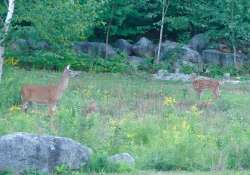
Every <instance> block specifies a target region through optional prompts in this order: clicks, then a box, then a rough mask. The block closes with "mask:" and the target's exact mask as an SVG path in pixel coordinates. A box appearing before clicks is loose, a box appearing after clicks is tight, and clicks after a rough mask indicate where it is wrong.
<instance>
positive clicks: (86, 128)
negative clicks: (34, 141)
mask: <svg viewBox="0 0 250 175" xmlns="http://www.w3.org/2000/svg"><path fill="white" fill-rule="evenodd" d="M60 75H61V73H57V72H47V71H43V70H40V71H34V70H30V71H26V70H23V69H18V68H13V67H6V68H5V72H4V77H3V81H2V82H1V86H0V94H1V96H0V116H1V117H0V135H4V134H7V133H12V132H30V133H35V134H51V135H58V136H64V137H70V138H72V139H74V140H76V141H78V142H80V143H82V144H84V145H87V146H89V147H90V148H92V149H93V151H94V156H93V159H92V161H91V163H90V165H88V167H87V168H86V170H87V171H89V172H105V173H106V172H117V173H122V172H126V171H130V174H146V175H147V174H159V175H165V174H166V175H170V174H173V175H179V174H194V175H196V174H197V175H198V174H202V175H203V174H220V172H221V174H248V171H247V170H248V169H249V168H250V127H249V124H250V115H249V114H250V106H249V105H250V84H249V83H247V82H244V81H243V82H242V83H241V84H235V85H232V84H223V85H222V88H221V97H220V98H219V99H217V100H214V99H213V98H212V94H211V93H210V92H209V91H206V92H204V93H203V94H202V98H201V99H200V100H199V99H198V98H197V96H196V95H195V92H194V91H193V89H192V86H191V83H181V82H169V81H156V80H152V78H151V76H150V75H148V74H144V73H139V74H137V75H123V74H111V73H107V74H105V73H102V74H95V73H85V72H83V73H81V75H80V76H79V77H75V78H72V79H71V80H70V85H69V88H68V89H67V90H66V91H65V94H64V95H63V97H62V99H61V101H60V103H59V105H58V110H57V112H56V114H55V115H54V116H53V117H48V116H47V108H46V106H40V105H36V104H34V105H33V106H32V107H30V108H29V110H28V113H27V114H25V113H23V112H22V111H21V108H20V88H21V86H22V85H23V84H31V83H33V84H34V83H35V84H47V83H51V84H55V83H57V82H58V80H59V77H60ZM93 104H96V106H97V107H96V108H95V109H94V110H92V111H91V110H89V107H90V106H91V105H93ZM121 152H128V153H130V154H131V155H133V156H134V158H135V159H136V165H135V167H132V168H131V167H127V166H123V165H120V166H115V167H112V166H110V165H109V164H108V163H107V161H106V158H107V157H108V156H109V155H112V154H115V153H121ZM86 170H85V171H86ZM176 170H177V172H175V171H176ZM180 170H181V172H179V171H180ZM234 170H235V171H240V172H234ZM241 170H246V171H241ZM65 171H66V170H65ZM138 171H139V173H138ZM157 171H161V172H159V173H157ZM163 171H171V172H172V171H173V173H171V172H163ZM183 171H184V172H183ZM197 171H198V172H201V173H192V172H197ZM209 171H212V172H211V173H210V172H209ZM133 172H136V173H133ZM144 172H145V173H144ZM151 172H152V173H151ZM66 174H67V173H66Z"/></svg>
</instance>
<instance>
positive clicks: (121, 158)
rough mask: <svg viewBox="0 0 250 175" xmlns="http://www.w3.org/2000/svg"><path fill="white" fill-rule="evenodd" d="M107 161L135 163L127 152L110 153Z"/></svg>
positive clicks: (131, 164)
mask: <svg viewBox="0 0 250 175" xmlns="http://www.w3.org/2000/svg"><path fill="white" fill-rule="evenodd" d="M108 161H109V162H110V163H112V164H126V165H128V166H133V165H134V164H135V159H134V158H133V156H131V155H130V154H129V153H120V154H115V155H112V156H110V157H109V158H108Z"/></svg>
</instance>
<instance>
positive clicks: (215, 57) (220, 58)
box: [202, 49, 248, 66]
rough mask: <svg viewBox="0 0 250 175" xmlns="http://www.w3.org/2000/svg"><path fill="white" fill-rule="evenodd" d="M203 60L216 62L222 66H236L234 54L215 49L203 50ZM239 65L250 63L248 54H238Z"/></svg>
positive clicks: (211, 62) (209, 62)
mask: <svg viewBox="0 0 250 175" xmlns="http://www.w3.org/2000/svg"><path fill="white" fill-rule="evenodd" d="M202 60H203V62H204V63H206V64H215V65H220V66H234V54H233V53H224V52H221V51H218V50H215V49H207V50H204V51H203V52H202ZM236 61H237V64H238V65H240V66H241V65H243V64H245V63H248V59H247V56H246V55H244V54H237V58H236Z"/></svg>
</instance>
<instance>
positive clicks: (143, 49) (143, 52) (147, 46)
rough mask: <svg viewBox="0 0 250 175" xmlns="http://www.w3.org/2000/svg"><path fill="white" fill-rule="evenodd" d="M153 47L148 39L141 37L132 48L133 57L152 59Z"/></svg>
mask: <svg viewBox="0 0 250 175" xmlns="http://www.w3.org/2000/svg"><path fill="white" fill-rule="evenodd" d="M154 48H155V45H154V44H153V42H152V41H150V40H149V39H147V38H145V37H142V38H141V39H140V40H139V41H138V42H137V43H135V44H134V45H133V46H132V51H133V54H134V55H135V56H139V57H146V58H148V57H154V55H155V50H154Z"/></svg>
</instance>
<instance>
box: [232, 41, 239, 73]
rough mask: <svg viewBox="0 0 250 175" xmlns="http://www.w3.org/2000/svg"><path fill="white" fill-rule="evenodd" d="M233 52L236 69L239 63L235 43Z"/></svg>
mask: <svg viewBox="0 0 250 175" xmlns="http://www.w3.org/2000/svg"><path fill="white" fill-rule="evenodd" d="M233 52H234V53H233V54H234V66H235V68H236V69H238V63H237V50H236V47H235V45H234V44H233Z"/></svg>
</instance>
